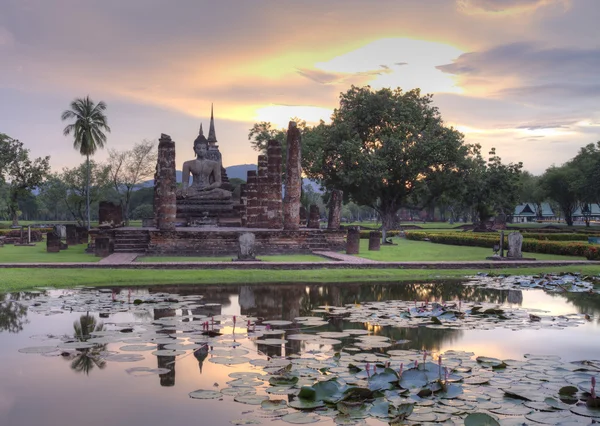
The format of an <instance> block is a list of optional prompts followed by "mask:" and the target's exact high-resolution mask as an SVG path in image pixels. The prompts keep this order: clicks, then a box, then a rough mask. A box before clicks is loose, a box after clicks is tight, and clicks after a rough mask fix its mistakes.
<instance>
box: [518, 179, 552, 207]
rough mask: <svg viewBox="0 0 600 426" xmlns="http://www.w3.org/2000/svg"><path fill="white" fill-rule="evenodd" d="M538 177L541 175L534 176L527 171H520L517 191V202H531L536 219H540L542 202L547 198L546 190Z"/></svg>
mask: <svg viewBox="0 0 600 426" xmlns="http://www.w3.org/2000/svg"><path fill="white" fill-rule="evenodd" d="M540 179H541V176H535V175H533V174H531V173H529V172H528V171H523V172H521V177H520V192H519V202H520V203H532V204H533V205H534V207H535V215H536V217H537V218H538V219H542V203H543V202H544V201H546V198H547V194H546V191H544V188H543V187H542V185H541V183H540Z"/></svg>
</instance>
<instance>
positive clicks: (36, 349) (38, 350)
mask: <svg viewBox="0 0 600 426" xmlns="http://www.w3.org/2000/svg"><path fill="white" fill-rule="evenodd" d="M57 349H58V348H57V347H56V346H31V347H29V348H21V349H19V352H21V353H22V354H45V353H50V352H54V351H55V350H57Z"/></svg>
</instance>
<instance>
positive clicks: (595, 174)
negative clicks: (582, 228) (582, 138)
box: [571, 142, 600, 226]
mask: <svg viewBox="0 0 600 426" xmlns="http://www.w3.org/2000/svg"><path fill="white" fill-rule="evenodd" d="M571 164H572V166H573V167H574V168H575V170H577V171H578V172H579V173H577V174H576V175H575V178H574V181H573V182H572V185H573V188H574V190H575V192H576V193H577V199H578V207H579V208H580V210H581V212H582V215H583V217H584V220H585V224H586V226H590V218H591V213H592V208H591V205H592V204H600V184H599V182H600V142H597V143H596V144H589V145H586V146H584V147H583V148H581V149H580V150H579V153H578V154H577V155H576V156H575V158H573V159H572V160H571Z"/></svg>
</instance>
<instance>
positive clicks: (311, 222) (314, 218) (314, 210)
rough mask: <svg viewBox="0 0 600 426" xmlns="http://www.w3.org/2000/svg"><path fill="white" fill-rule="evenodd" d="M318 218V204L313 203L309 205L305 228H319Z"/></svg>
mask: <svg viewBox="0 0 600 426" xmlns="http://www.w3.org/2000/svg"><path fill="white" fill-rule="evenodd" d="M319 219H320V213H319V206H317V205H315V204H311V205H310V207H309V216H308V226H307V228H311V229H319V228H320V225H319Z"/></svg>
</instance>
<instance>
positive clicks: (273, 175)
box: [265, 139, 283, 229]
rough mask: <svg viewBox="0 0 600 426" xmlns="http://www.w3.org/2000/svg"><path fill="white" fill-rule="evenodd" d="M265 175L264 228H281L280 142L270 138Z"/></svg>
mask: <svg viewBox="0 0 600 426" xmlns="http://www.w3.org/2000/svg"><path fill="white" fill-rule="evenodd" d="M267 176H268V183H267V188H265V196H266V202H267V223H266V228H269V229H281V228H282V227H283V216H282V205H283V202H282V195H281V143H280V142H279V141H277V140H274V139H273V140H270V141H269V142H268V143H267Z"/></svg>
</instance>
